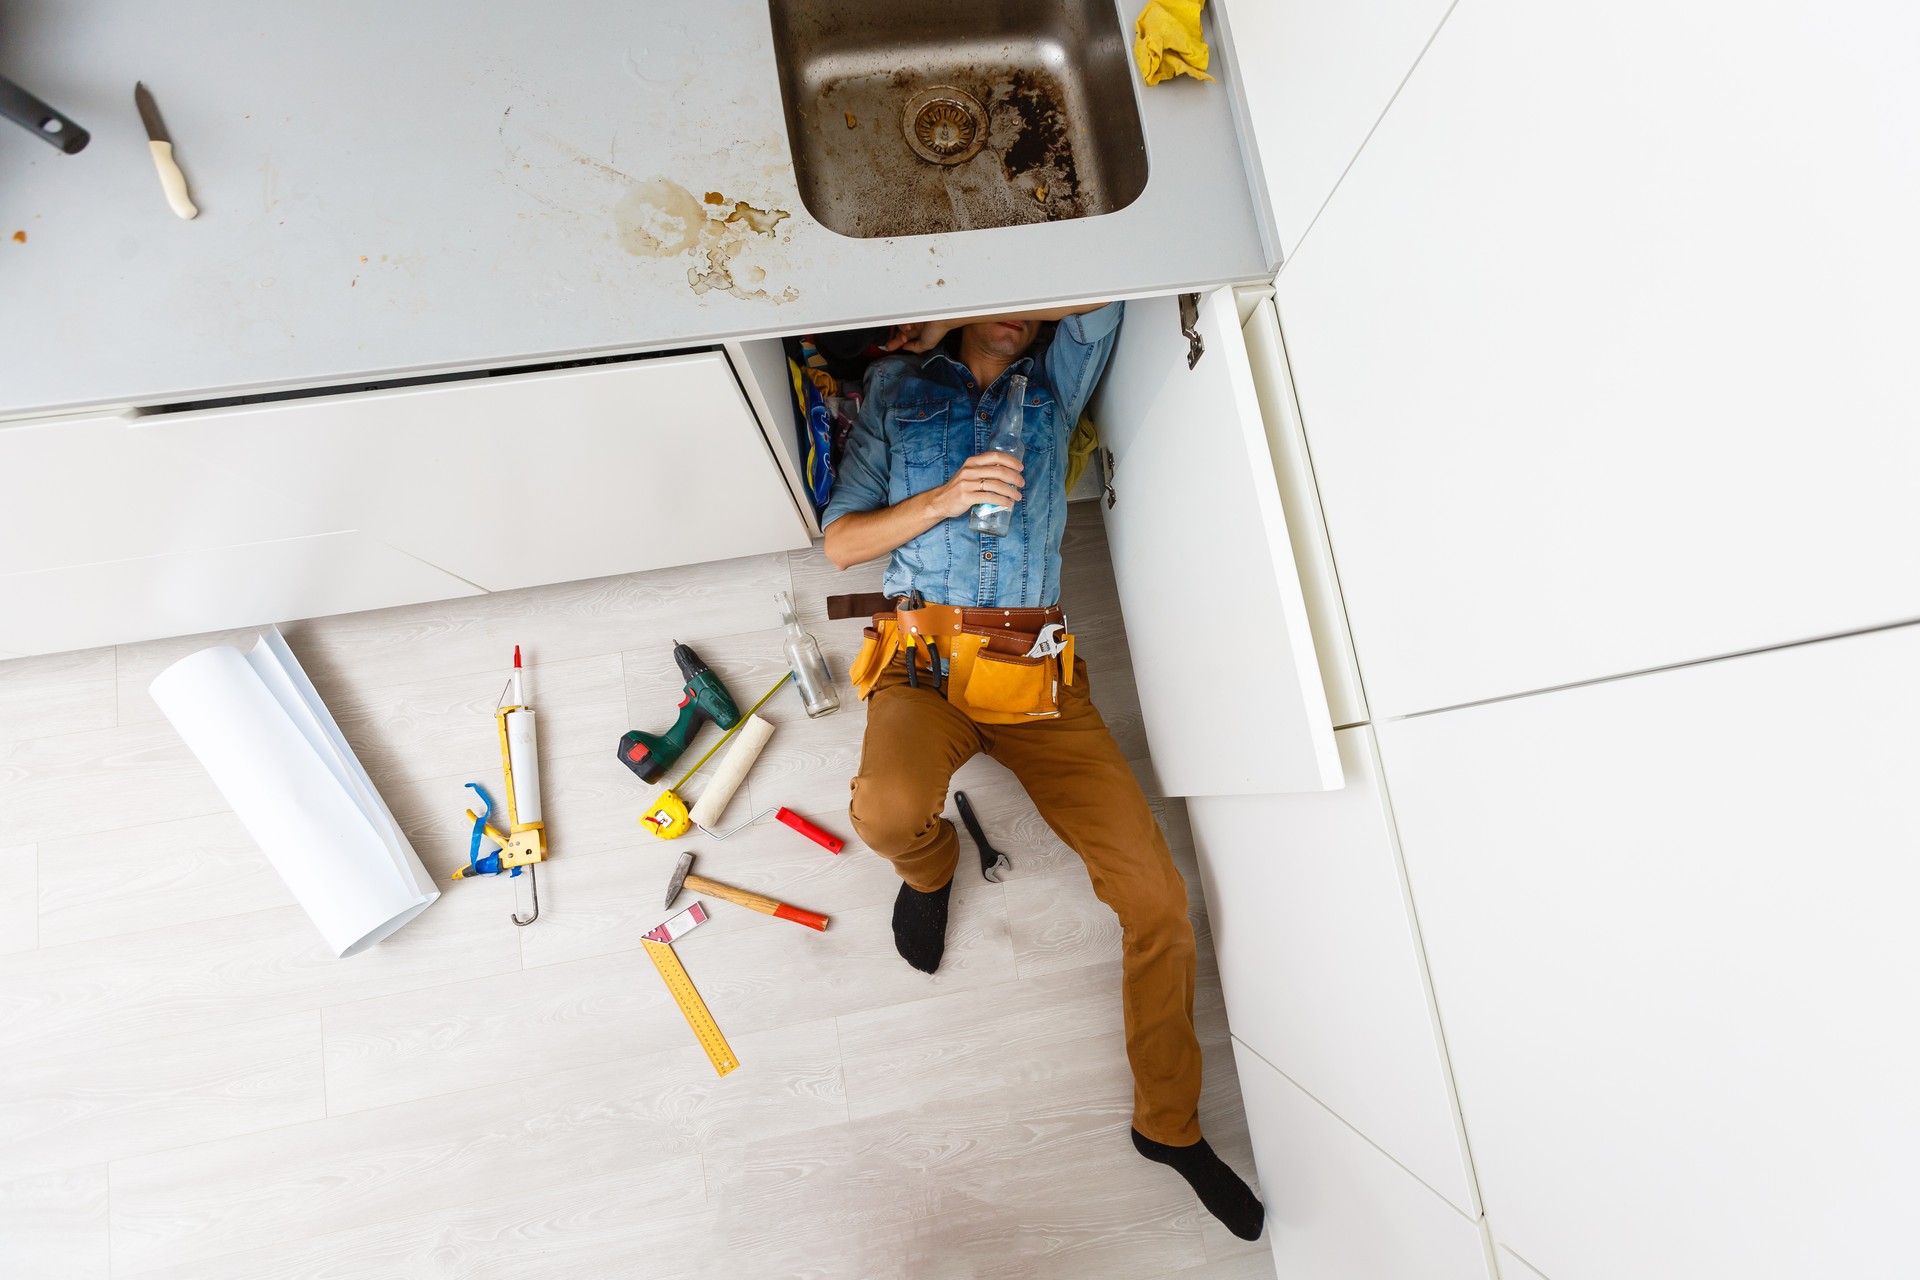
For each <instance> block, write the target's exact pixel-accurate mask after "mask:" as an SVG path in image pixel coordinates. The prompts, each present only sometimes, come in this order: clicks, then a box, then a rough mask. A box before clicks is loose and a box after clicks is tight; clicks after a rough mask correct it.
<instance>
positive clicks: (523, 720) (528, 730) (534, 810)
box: [507, 707, 540, 824]
mask: <svg viewBox="0 0 1920 1280" xmlns="http://www.w3.org/2000/svg"><path fill="white" fill-rule="evenodd" d="M507 763H508V764H509V766H511V767H512V769H513V801H512V803H513V817H514V821H516V822H519V823H522V824H532V823H535V822H538V821H540V750H539V747H538V745H537V743H536V739H535V735H534V722H533V708H532V707H515V708H514V709H513V710H511V711H509V712H507Z"/></svg>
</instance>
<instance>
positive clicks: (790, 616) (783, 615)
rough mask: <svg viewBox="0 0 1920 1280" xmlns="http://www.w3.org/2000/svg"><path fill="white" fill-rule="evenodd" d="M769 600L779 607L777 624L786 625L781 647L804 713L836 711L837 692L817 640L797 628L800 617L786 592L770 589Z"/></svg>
mask: <svg viewBox="0 0 1920 1280" xmlns="http://www.w3.org/2000/svg"><path fill="white" fill-rule="evenodd" d="M773 602H774V604H776V605H778V606H779V608H780V625H782V626H784V627H785V628H786V629H787V635H786V639H785V640H784V641H782V647H783V648H784V649H785V650H786V653H787V666H789V667H791V668H792V669H793V683H794V687H795V688H797V689H799V690H800V701H801V702H802V703H803V704H804V705H805V706H806V708H807V714H808V715H809V716H814V717H818V716H824V715H826V714H828V713H829V712H833V711H838V710H839V709H840V695H839V694H837V693H835V692H834V690H833V673H832V672H830V671H828V670H827V660H826V658H824V657H822V656H821V653H820V645H819V643H818V642H817V641H816V640H814V638H813V637H812V636H810V635H808V634H807V633H806V632H805V631H802V630H801V629H800V619H799V618H797V617H795V616H794V612H793V601H792V600H791V599H789V598H788V596H787V593H786V592H784V591H776V592H774V593H773Z"/></svg>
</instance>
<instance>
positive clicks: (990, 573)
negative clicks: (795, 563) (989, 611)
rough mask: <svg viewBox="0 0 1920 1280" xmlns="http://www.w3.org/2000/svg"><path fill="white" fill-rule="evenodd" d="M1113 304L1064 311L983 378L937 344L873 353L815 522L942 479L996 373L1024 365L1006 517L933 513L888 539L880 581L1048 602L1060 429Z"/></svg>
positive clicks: (968, 438)
mask: <svg viewBox="0 0 1920 1280" xmlns="http://www.w3.org/2000/svg"><path fill="white" fill-rule="evenodd" d="M1120 309H1121V304H1120V303H1118V302H1110V303H1108V304H1107V305H1106V306H1104V307H1101V308H1100V309H1099V310H1098V311H1089V312H1087V313H1086V314H1085V315H1078V316H1068V317H1067V318H1066V319H1064V320H1062V321H1061V322H1060V323H1059V325H1058V326H1057V327H1056V328H1055V329H1054V334H1053V341H1052V342H1050V343H1049V344H1048V345H1047V347H1046V349H1045V350H1043V351H1042V352H1040V354H1039V356H1038V358H1037V359H1036V358H1035V357H1034V356H1033V355H1031V354H1029V355H1024V356H1022V357H1020V359H1018V360H1016V361H1014V362H1013V363H1012V364H1011V365H1009V366H1008V367H1007V369H1006V371H1005V372H1004V373H1002V374H1001V375H1000V376H999V377H998V378H996V379H994V381H993V383H992V384H991V385H990V386H988V387H986V388H985V389H984V390H982V389H981V388H980V387H978V386H976V385H975V383H974V378H973V375H972V374H971V373H969V372H968V371H967V367H966V366H965V365H963V364H961V363H960V362H959V361H958V360H956V359H954V358H953V357H952V356H950V355H948V354H946V353H945V352H944V351H932V352H929V353H927V354H926V355H923V356H888V357H886V358H885V359H882V360H878V361H875V362H874V364H873V366H872V367H871V368H870V369H868V370H867V381H866V396H865V399H864V400H863V401H862V402H861V406H860V417H859V419H858V421H856V422H855V423H854V426H853V430H852V432H851V433H849V434H848V436H847V444H846V450H845V452H844V454H843V455H842V457H841V461H840V470H839V474H838V475H837V476H836V478H835V480H834V484H833V498H832V500H831V501H830V502H828V504H827V510H826V515H825V518H824V519H823V520H822V522H821V525H822V527H823V528H824V527H825V526H826V525H830V524H832V523H833V522H834V521H835V520H838V519H839V518H840V517H841V516H844V515H846V514H848V513H849V512H853V511H876V510H879V509H880V508H882V507H891V506H895V505H897V504H899V503H901V502H904V501H905V500H906V499H908V498H911V497H912V496H913V495H914V494H916V493H924V492H926V491H927V490H928V489H936V488H938V487H940V486H941V485H943V484H945V483H946V482H947V481H948V480H949V479H950V478H951V477H952V476H953V474H954V472H956V471H958V470H959V469H960V466H961V464H962V463H964V462H965V461H966V460H967V459H968V458H971V457H973V456H974V455H975V454H979V453H984V452H985V451H986V447H987V439H988V437H989V436H991V435H992V434H993V427H994V421H995V419H996V417H997V416H998V415H999V412H1000V407H1001V403H1002V401H1003V400H1004V399H1005V398H1006V394H1007V388H1008V383H1009V381H1010V380H1011V379H1012V377H1013V376H1014V375H1015V374H1019V373H1024V374H1026V375H1027V401H1026V406H1025V417H1024V420H1023V422H1022V424H1021V435H1022V438H1023V439H1024V440H1025V443H1026V457H1025V458H1024V459H1022V462H1023V464H1024V466H1025V468H1026V470H1025V472H1024V479H1025V481H1026V485H1025V487H1024V488H1023V489H1022V490H1021V491H1020V492H1021V498H1020V501H1018V502H1016V503H1014V504H1013V526H1012V528H1010V529H1009V530H1008V531H1007V534H1006V536H1005V537H999V538H996V537H994V536H993V535H991V534H982V533H975V532H974V531H973V530H972V529H969V528H968V527H967V518H966V516H964V515H960V516H955V517H953V518H951V519H947V520H942V521H941V522H940V523H939V524H936V525H935V526H933V528H931V529H929V530H927V531H926V532H925V533H923V534H921V535H920V536H919V537H917V538H915V539H913V540H912V541H911V542H908V543H906V544H905V545H903V546H901V547H899V548H898V549H896V550H895V551H894V553H893V557H892V559H890V560H889V561H888V563H887V574H886V580H885V582H884V584H883V585H882V590H884V591H885V592H886V593H887V594H888V595H891V596H902V595H905V594H907V592H909V591H911V590H915V589H918V590H919V591H920V593H921V594H922V595H924V596H925V597H926V598H927V599H928V600H929V601H931V602H933V603H936V604H953V605H967V606H974V607H995V608H1002V609H1012V608H1022V607H1033V606H1038V605H1051V604H1058V603H1059V601H1060V535H1061V533H1062V532H1063V531H1064V529H1065V526H1066V517H1067V494H1066V466H1067V440H1068V438H1069V437H1071V436H1072V435H1073V427H1074V424H1075V423H1076V422H1078V421H1079V420H1080V411H1081V410H1082V409H1084V408H1085V407H1086V403H1087V398H1088V397H1089V396H1091V395H1092V394H1093V387H1094V384H1095V383H1097V382H1098V381H1099V380H1100V374H1101V372H1102V371H1103V370H1104V369H1105V368H1106V364H1107V357H1108V356H1109V355H1111V354H1112V352H1113V340H1114V334H1115V332H1116V331H1117V330H1118V329H1119V327H1120Z"/></svg>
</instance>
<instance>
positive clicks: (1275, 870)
mask: <svg viewBox="0 0 1920 1280" xmlns="http://www.w3.org/2000/svg"><path fill="white" fill-rule="evenodd" d="M1334 737H1335V738H1336V739H1337V740H1338V741H1339V744H1340V763H1341V765H1342V768H1343V769H1344V771H1345V774H1346V779H1347V785H1346V788H1345V789H1344V790H1341V791H1337V792H1333V793H1331V794H1327V795H1293V796H1195V797H1192V798H1190V799H1189V800H1188V801H1187V815H1188V818H1189V820H1190V821H1191V822H1192V824H1193V838H1194V844H1195V846H1196V848H1197V849H1198V851H1199V857H1200V878H1201V883H1202V885H1203V886H1204V888H1205V890H1206V895H1207V914H1208V918H1209V920H1210V921H1211V924H1212V930H1213V946H1214V951H1215V953H1216V954H1217V955H1218V956H1219V958H1220V985H1221V987H1222V988H1223V990H1224V992H1225V994H1226V1000H1227V1021H1228V1024H1229V1026H1231V1028H1232V1030H1233V1034H1234V1035H1235V1036H1237V1037H1238V1038H1239V1039H1241V1040H1242V1041H1244V1042H1246V1044H1248V1045H1249V1046H1250V1047H1252V1048H1253V1049H1255V1050H1256V1051H1257V1052H1259V1053H1260V1055H1261V1056H1262V1057H1264V1058H1266V1059H1267V1060H1268V1061H1269V1062H1272V1063H1273V1064H1274V1065H1275V1066H1277V1067H1279V1068H1280V1069H1281V1070H1283V1071H1285V1072H1286V1073H1287V1074H1288V1075H1289V1076H1291V1077H1292V1078H1293V1079H1294V1080H1295V1081H1297V1082H1298V1083H1299V1084H1300V1086H1301V1087H1302V1088H1303V1089H1305V1090H1306V1091H1307V1092H1308V1093H1310V1094H1312V1095H1313V1096H1314V1097H1315V1098H1317V1099H1319V1100H1320V1101H1321V1102H1322V1103H1324V1104H1326V1106H1328V1107H1329V1108H1331V1109H1332V1110H1333V1111H1334V1112H1335V1113H1336V1114H1338V1115H1339V1116H1340V1117H1341V1118H1342V1119H1344V1120H1345V1121H1346V1122H1347V1123H1349V1124H1351V1125H1352V1126H1353V1127H1354V1128H1356V1129H1358V1130H1359V1131H1360V1132H1361V1133H1363V1134H1365V1135H1366V1136H1367V1137H1368V1138H1369V1139H1371V1140H1372V1141H1373V1142H1375V1143H1377V1144H1378V1145H1379V1146H1380V1147H1381V1148H1382V1149H1384V1150H1385V1151H1387V1152H1388V1153H1389V1154H1390V1155H1392V1156H1393V1158H1394V1159H1396V1160H1398V1161H1399V1162H1400V1163H1401V1164H1403V1165H1405V1166H1406V1167H1407V1168H1408V1169H1411V1170H1412V1171H1413V1172H1414V1174H1415V1175H1417V1176H1418V1177H1419V1178H1420V1179H1421V1180H1422V1181H1424V1182H1425V1183H1426V1184H1427V1185H1428V1186H1430V1187H1432V1188H1433V1189H1434V1190H1435V1191H1438V1192H1439V1193H1440V1194H1441V1195H1443V1196H1445V1197H1446V1198H1447V1199H1448V1200H1450V1201H1452V1202H1453V1204H1454V1205H1455V1207H1457V1208H1459V1209H1460V1210H1461V1211H1463V1212H1466V1213H1477V1212H1478V1211H1479V1206H1478V1205H1477V1203H1476V1202H1475V1200H1474V1197H1473V1191H1472V1184H1471V1182H1470V1181H1469V1178H1468V1173H1467V1167H1466V1160H1465V1156H1464V1154H1463V1152H1462V1149H1461V1145H1460V1138H1459V1131H1458V1127H1457V1125H1456V1123H1455V1115H1454V1104H1453V1096H1452V1093H1451V1091H1450V1090H1449V1088H1448V1084H1447V1067H1446V1062H1445V1059H1444V1057H1443V1055H1442V1053H1441V1049H1440V1042H1439V1035H1438V1031H1437V1029H1436V1027H1435V1025H1434V1019H1433V1010H1432V1006H1431V1004H1430V1002H1429V1000H1428V997H1427V983H1426V974H1425V971H1424V969H1423V967H1422V963H1421V958H1420V949H1419V944H1418V941H1417V938H1416V935H1415V932H1414V925H1413V920H1412V916H1411V912H1410V909H1409V905H1408V902H1407V897H1406V891H1405V887H1404V885H1403V882H1402V880H1401V874H1400V855H1399V852H1398V850H1397V849H1396V848H1395V846H1394V838H1393V830H1392V826H1391V823H1390V820H1389V818H1388V816H1387V810H1386V801H1385V797H1384V796H1383V795H1382V794H1381V790H1380V775H1379V766H1378V762H1377V759H1376V757H1375V754H1374V749H1373V740H1372V730H1370V729H1367V728H1358V729H1344V730H1341V731H1340V732H1339V733H1337V734H1335V735H1334Z"/></svg>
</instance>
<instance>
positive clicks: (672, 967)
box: [641, 903, 740, 1076]
mask: <svg viewBox="0 0 1920 1280" xmlns="http://www.w3.org/2000/svg"><path fill="white" fill-rule="evenodd" d="M689 917H691V918H689ZM706 918H707V917H706V913H705V912H704V911H702V910H701V908H700V905H699V904H698V903H695V904H694V905H693V906H692V907H690V908H688V909H687V910H686V911H683V912H681V913H680V914H679V915H677V916H675V917H674V918H673V919H671V920H669V921H667V922H666V923H665V924H663V925H661V926H660V927H659V928H657V929H654V930H653V931H651V932H650V933H647V934H645V935H643V936H642V939H641V942H642V945H643V946H645V947H646V949H647V955H648V957H649V958H651V959H652V961H653V967H654V968H656V969H658V970H659V971H660V978H661V981H663V982H665V983H666V984H667V994H669V995H671V996H672V997H673V1002H674V1003H675V1004H677V1005H679V1006H680V1014H681V1016H682V1017H684V1018H685V1019H686V1020H687V1025H688V1026H690V1027H692V1028H693V1034H694V1037H695V1038H696V1039H698V1040H699V1041H700V1047H701V1048H702V1049H705V1050H706V1051H707V1058H708V1059H709V1060H710V1061H711V1062H712V1063H713V1069H714V1070H715V1071H716V1072H718V1073H719V1074H720V1075H723V1076H724V1075H725V1074H727V1072H729V1071H731V1070H733V1069H734V1068H735V1067H737V1066H739V1065H740V1059H738V1058H736V1057H734V1056H733V1046H732V1045H730V1044H728V1043H727V1038H726V1037H725V1036H723V1035H721V1034H720V1025H719V1024H718V1023H716V1022H715V1021H714V1020H713V1014H712V1013H710V1012H708V1010H707V1002H706V1001H705V1000H702V999H701V998H700V993H699V992H698V991H696V990H695V989H694V986H693V979H692V978H689V977H688V976H687V967H686V966H685V965H683V964H681V963H680V957H679V956H678V955H676V954H675V953H674V950H673V946H672V940H673V939H674V938H676V937H678V936H679V935H681V934H683V933H685V932H686V931H687V930H688V929H690V928H692V927H693V926H694V925H696V924H700V923H701V922H703V921H704V920H705V919H706Z"/></svg>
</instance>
